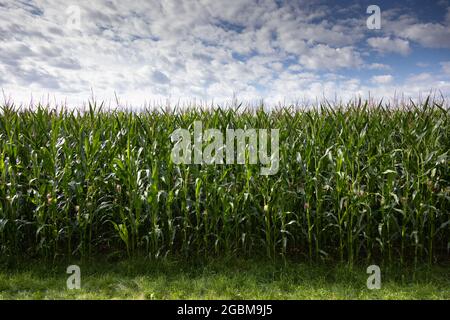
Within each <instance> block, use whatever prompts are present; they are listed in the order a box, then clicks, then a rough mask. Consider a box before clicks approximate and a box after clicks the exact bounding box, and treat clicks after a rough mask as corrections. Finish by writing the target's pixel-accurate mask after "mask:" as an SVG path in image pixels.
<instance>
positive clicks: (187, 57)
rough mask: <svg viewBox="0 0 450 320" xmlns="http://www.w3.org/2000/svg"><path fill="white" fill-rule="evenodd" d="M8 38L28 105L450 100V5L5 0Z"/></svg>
mask: <svg viewBox="0 0 450 320" xmlns="http://www.w3.org/2000/svg"><path fill="white" fill-rule="evenodd" d="M369 5H377V6H378V7H379V8H380V10H381V26H380V29H379V30H370V29H369V28H368V27H367V24H366V20H367V18H368V17H369V16H370V14H368V13H367V12H366V10H367V7H368V6H369ZM0 38H1V42H2V48H1V50H0V87H1V88H2V89H3V91H4V92H5V95H6V96H7V97H11V99H13V100H15V101H19V102H28V101H30V99H31V97H32V99H33V100H34V101H39V100H43V101H46V100H47V99H49V100H50V102H55V101H56V102H62V101H66V102H67V103H68V104H69V105H77V104H79V103H81V102H85V101H86V100H87V99H89V98H90V97H91V95H92V91H93V92H94V94H95V96H96V98H97V99H99V100H105V101H107V102H108V101H115V95H117V96H118V97H119V99H120V101H121V103H123V104H125V103H126V104H129V105H134V106H142V105H144V104H146V103H150V104H151V103H156V104H158V103H161V102H164V103H166V102H167V101H170V102H171V103H175V102H178V101H193V100H194V99H195V100H196V101H204V102H209V101H212V100H214V101H215V102H217V103H221V102H224V101H229V100H230V99H231V98H232V97H233V96H236V97H237V98H238V99H240V100H244V101H248V102H252V101H254V102H256V101H260V100H261V99H264V101H266V102H267V103H271V104H275V103H277V102H287V103H289V102H293V101H299V100H301V101H315V100H316V99H322V98H324V97H325V98H328V99H331V98H333V99H334V98H335V97H338V98H339V99H342V100H347V99H351V98H354V97H358V96H362V97H367V96H368V95H369V93H370V95H371V96H372V97H378V98H381V97H383V98H392V97H393V96H394V95H397V96H398V95H404V96H405V97H412V98H417V97H419V96H424V95H427V94H428V93H429V92H430V90H434V92H438V93H439V94H440V93H442V94H443V95H444V96H447V97H450V2H449V1H447V0H440V1H434V2H433V1H275V0H239V1H237V0H229V1H220V0H211V1H209V0H201V1H188V0H186V1H174V0H166V1H130V2H128V1H117V0H90V1H83V0H82V1H74V2H73V3H72V4H71V3H69V2H66V1H54V0H35V1H27V0H20V1H17V0H14V1H13V0H6V1H5V0H0Z"/></svg>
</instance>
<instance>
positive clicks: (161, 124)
mask: <svg viewBox="0 0 450 320" xmlns="http://www.w3.org/2000/svg"><path fill="white" fill-rule="evenodd" d="M0 113H1V114H0V253H1V255H2V256H3V257H15V256H25V257H45V258H52V259H54V258H55V257H58V256H61V257H74V256H75V257H81V258H86V257H94V256H97V255H108V256H111V255H112V256H114V255H118V256H124V257H126V256H129V257H133V256H148V257H151V258H157V257H166V256H176V257H186V258H190V257H212V256H244V257H253V256H266V257H268V258H277V257H284V258H293V259H296V258H299V259H305V260H308V261H316V260H327V259H330V260H335V261H344V262H348V263H350V264H352V263H355V262H357V261H366V260H367V261H373V260H377V261H378V260H382V261H386V262H387V263H399V262H401V263H404V262H405V263H406V262H417V261H425V262H429V263H434V262H439V261H446V260H448V258H449V249H450V183H449V180H450V169H449V150H450V125H449V119H448V116H449V114H448V113H449V111H448V109H447V108H446V107H444V106H443V105H440V104H438V103H435V102H431V101H429V100H428V99H427V100H426V101H425V102H424V103H422V104H420V105H414V103H412V102H411V103H409V104H408V105H403V106H401V107H392V106H391V107H389V106H387V105H381V104H380V105H369V104H368V103H367V102H359V103H349V104H347V105H343V106H333V107H331V106H325V105H319V106H318V107H315V108H307V109H301V108H296V107H285V108H279V109H276V110H272V111H264V110H263V108H256V109H250V108H247V109H245V108H242V107H241V108H237V107H236V108H227V109H221V108H213V109H200V108H188V109H183V110H175V111H173V110H172V111H164V110H153V109H151V110H147V111H144V112H131V111H123V110H122V111H120V110H115V111H102V109H101V107H99V106H96V105H95V104H94V103H91V104H90V105H89V108H88V109H87V110H85V111H83V112H82V111H79V110H67V109H62V110H53V109H51V108H47V107H37V108H34V109H32V110H31V109H19V108H16V107H14V106H13V105H11V104H7V105H3V106H2V108H1V111H0ZM197 120H200V121H202V123H203V126H204V128H218V129H220V130H222V131H225V130H226V129H227V128H242V129H245V128H256V129H258V128H261V129H271V128H278V129H279V130H280V131H279V134H280V135H279V141H280V142H279V154H280V167H279V171H278V173H277V174H275V175H270V176H262V175H260V174H259V169H260V166H259V165H255V164H248V163H247V164H244V165H237V164H234V165H228V164H223V165H216V164H213V165H199V164H192V165H184V164H182V165H176V164H174V162H173V161H172V159H171V150H172V147H173V143H172V142H171V140H170V134H171V133H172V132H173V131H174V130H175V129H178V128H186V129H189V128H191V127H192V125H193V123H194V121H197Z"/></svg>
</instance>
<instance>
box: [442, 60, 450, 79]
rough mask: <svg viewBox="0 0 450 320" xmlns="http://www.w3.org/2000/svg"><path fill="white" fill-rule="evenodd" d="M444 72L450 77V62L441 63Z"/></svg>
mask: <svg viewBox="0 0 450 320" xmlns="http://www.w3.org/2000/svg"><path fill="white" fill-rule="evenodd" d="M441 66H442V71H443V72H444V73H445V74H447V75H449V76H450V61H445V62H441Z"/></svg>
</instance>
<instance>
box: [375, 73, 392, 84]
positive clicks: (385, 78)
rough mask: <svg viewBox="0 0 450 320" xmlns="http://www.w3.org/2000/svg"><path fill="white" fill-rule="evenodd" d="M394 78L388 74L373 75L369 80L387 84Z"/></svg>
mask: <svg viewBox="0 0 450 320" xmlns="http://www.w3.org/2000/svg"><path fill="white" fill-rule="evenodd" d="M393 80H394V77H393V76H392V75H390V74H385V75H380V76H373V77H372V79H371V81H372V82H373V83H376V84H388V83H391V82H392V81H393Z"/></svg>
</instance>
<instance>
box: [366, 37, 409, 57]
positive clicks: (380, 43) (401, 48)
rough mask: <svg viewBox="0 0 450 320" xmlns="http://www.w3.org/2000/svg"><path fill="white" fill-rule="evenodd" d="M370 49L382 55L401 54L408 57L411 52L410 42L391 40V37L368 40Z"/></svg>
mask: <svg viewBox="0 0 450 320" xmlns="http://www.w3.org/2000/svg"><path fill="white" fill-rule="evenodd" d="M367 43H368V44H369V46H370V47H372V48H373V49H375V50H376V51H378V52H380V53H388V52H393V53H399V54H401V55H404V56H405V55H408V54H409V53H410V52H411V48H410V47H409V42H408V41H407V40H403V39H398V38H396V39H391V38H389V37H376V38H369V39H367Z"/></svg>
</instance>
